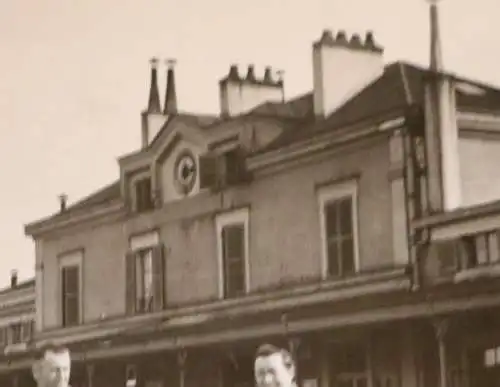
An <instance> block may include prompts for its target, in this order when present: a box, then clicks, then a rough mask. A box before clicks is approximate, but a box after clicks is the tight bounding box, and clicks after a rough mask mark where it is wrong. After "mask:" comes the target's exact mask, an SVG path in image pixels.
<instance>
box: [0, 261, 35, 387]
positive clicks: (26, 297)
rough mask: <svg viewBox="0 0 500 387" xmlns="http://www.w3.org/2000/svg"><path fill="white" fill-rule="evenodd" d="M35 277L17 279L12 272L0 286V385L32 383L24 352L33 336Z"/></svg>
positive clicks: (18, 386) (13, 386) (17, 385)
mask: <svg viewBox="0 0 500 387" xmlns="http://www.w3.org/2000/svg"><path fill="white" fill-rule="evenodd" d="M34 323H35V281H34V280H28V281H23V282H20V281H18V276H17V272H15V271H13V272H12V273H11V279H10V286H9V287H8V288H5V289H1V290H0V359H1V360H0V385H2V386H12V387H21V386H24V385H26V384H27V383H28V385H29V383H31V373H30V363H29V361H26V359H25V353H26V350H27V349H28V346H29V344H30V342H31V341H32V339H33V334H34Z"/></svg>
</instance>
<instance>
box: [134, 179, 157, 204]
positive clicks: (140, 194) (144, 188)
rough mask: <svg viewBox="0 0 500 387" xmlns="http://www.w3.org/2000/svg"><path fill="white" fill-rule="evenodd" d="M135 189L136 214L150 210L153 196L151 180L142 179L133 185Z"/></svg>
mask: <svg viewBox="0 0 500 387" xmlns="http://www.w3.org/2000/svg"><path fill="white" fill-rule="evenodd" d="M134 188H135V208H136V210H137V211H138V212H142V211H148V210H152V209H153V208H154V205H153V195H152V189H151V178H150V177H144V178H142V179H139V180H137V181H136V182H135V184H134Z"/></svg>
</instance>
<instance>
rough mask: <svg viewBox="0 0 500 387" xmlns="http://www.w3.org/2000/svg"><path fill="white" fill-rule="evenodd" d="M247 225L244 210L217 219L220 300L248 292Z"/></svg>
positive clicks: (246, 210) (246, 212) (246, 214)
mask: <svg viewBox="0 0 500 387" xmlns="http://www.w3.org/2000/svg"><path fill="white" fill-rule="evenodd" d="M248 222H249V214H248V209H246V208H245V209H241V210H237V211H234V212H230V213H225V214H221V215H219V216H218V217H217V220H216V226H217V227H216V228H217V233H218V235H219V237H218V250H219V254H218V255H219V265H220V286H219V289H220V296H221V297H224V298H230V297H237V296H241V295H243V294H245V293H246V292H247V291H248V289H249V273H248Z"/></svg>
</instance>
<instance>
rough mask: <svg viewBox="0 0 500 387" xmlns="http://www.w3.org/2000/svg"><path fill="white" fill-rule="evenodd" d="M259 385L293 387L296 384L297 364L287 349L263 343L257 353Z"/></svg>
mask: <svg viewBox="0 0 500 387" xmlns="http://www.w3.org/2000/svg"><path fill="white" fill-rule="evenodd" d="M254 366H255V370H254V371H255V382H256V384H257V387H291V386H294V385H295V364H294V362H293V359H292V356H291V355H290V353H289V352H288V351H287V350H286V349H281V348H278V347H275V346H274V345H271V344H263V345H261V346H260V347H259V349H258V350H257V353H256V355H255V364H254Z"/></svg>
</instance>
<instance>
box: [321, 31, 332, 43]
mask: <svg viewBox="0 0 500 387" xmlns="http://www.w3.org/2000/svg"><path fill="white" fill-rule="evenodd" d="M333 43H335V39H334V38H333V33H332V31H331V30H323V33H322V35H321V39H320V44H327V45H329V44H333Z"/></svg>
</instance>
